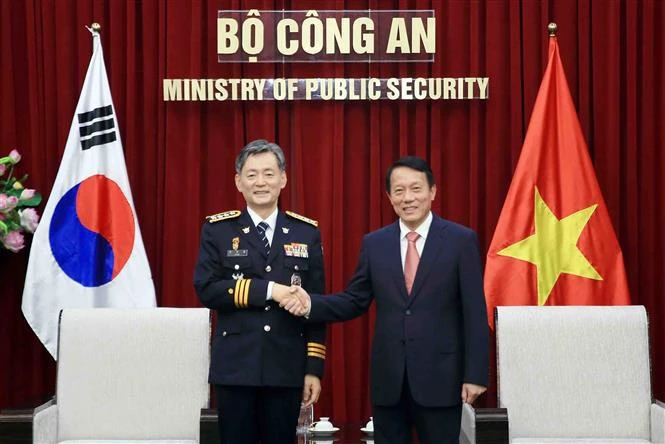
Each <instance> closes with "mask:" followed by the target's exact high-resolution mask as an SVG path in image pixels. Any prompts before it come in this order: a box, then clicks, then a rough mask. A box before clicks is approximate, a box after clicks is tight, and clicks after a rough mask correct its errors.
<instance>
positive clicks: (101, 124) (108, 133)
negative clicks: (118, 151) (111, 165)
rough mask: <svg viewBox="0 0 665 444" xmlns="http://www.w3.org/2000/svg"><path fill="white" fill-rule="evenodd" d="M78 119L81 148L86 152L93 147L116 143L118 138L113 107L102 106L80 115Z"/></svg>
mask: <svg viewBox="0 0 665 444" xmlns="http://www.w3.org/2000/svg"><path fill="white" fill-rule="evenodd" d="M78 119H79V134H80V136H81V148H83V149H84V150H87V149H89V148H92V147H93V146H97V145H104V144H107V143H111V142H115V140H116V138H117V136H116V130H115V123H114V119H113V107H112V106H111V105H108V106H100V107H99V108H95V109H93V110H92V111H88V112H85V113H79V115H78Z"/></svg>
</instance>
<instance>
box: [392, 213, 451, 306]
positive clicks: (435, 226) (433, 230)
mask: <svg viewBox="0 0 665 444" xmlns="http://www.w3.org/2000/svg"><path fill="white" fill-rule="evenodd" d="M445 228H446V225H445V223H444V222H443V220H442V219H441V218H439V217H437V216H436V215H434V214H433V215H432V224H431V225H430V227H429V232H428V233H427V239H425V248H423V254H422V256H421V257H420V262H418V271H416V279H415V281H414V282H413V288H412V289H411V296H410V297H409V305H411V304H412V303H413V300H414V299H415V298H416V297H418V293H419V291H420V289H421V288H422V286H423V284H424V283H425V282H426V281H427V275H429V273H430V271H431V270H432V266H433V265H434V263H436V259H437V258H438V257H439V254H441V252H442V251H443V249H444V243H445V238H446V229H445ZM402 280H404V278H402ZM403 286H404V285H403ZM405 291H406V290H405Z"/></svg>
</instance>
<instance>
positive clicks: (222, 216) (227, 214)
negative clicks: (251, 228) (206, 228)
mask: <svg viewBox="0 0 665 444" xmlns="http://www.w3.org/2000/svg"><path fill="white" fill-rule="evenodd" d="M238 216H240V211H238V210H231V211H224V212H223V213H217V214H213V215H211V216H206V220H207V221H208V222H210V223H211V224H214V223H215V222H219V221H220V220H227V219H233V218H235V217H238Z"/></svg>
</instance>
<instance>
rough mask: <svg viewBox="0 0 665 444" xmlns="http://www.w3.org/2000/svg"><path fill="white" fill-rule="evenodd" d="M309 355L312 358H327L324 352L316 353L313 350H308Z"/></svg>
mask: <svg viewBox="0 0 665 444" xmlns="http://www.w3.org/2000/svg"><path fill="white" fill-rule="evenodd" d="M307 356H310V357H312V358H321V359H326V355H325V354H323V353H316V352H313V351H309V352H307Z"/></svg>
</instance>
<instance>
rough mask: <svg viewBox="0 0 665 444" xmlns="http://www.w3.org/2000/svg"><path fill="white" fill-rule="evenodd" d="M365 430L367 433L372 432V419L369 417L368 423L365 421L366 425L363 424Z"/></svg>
mask: <svg viewBox="0 0 665 444" xmlns="http://www.w3.org/2000/svg"><path fill="white" fill-rule="evenodd" d="M365 430H367V431H368V432H373V431H374V417H373V416H370V417H369V421H367V424H365Z"/></svg>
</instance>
